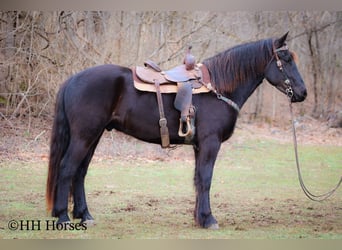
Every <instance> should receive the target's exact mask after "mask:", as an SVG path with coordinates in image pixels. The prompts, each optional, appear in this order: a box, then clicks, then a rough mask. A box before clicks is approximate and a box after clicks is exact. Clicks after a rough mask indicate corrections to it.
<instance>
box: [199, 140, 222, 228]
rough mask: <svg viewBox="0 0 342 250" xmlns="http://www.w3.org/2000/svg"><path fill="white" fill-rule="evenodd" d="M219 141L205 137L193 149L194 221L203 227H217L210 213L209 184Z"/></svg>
mask: <svg viewBox="0 0 342 250" xmlns="http://www.w3.org/2000/svg"><path fill="white" fill-rule="evenodd" d="M220 145H221V142H220V141H219V140H218V139H217V138H215V137H214V136H213V137H212V138H206V139H205V141H202V142H200V143H199V145H198V147H194V150H195V161H196V167H195V178H194V182H195V187H196V206H195V212H194V215H195V221H196V223H197V224H198V225H199V226H201V227H203V228H210V229H218V223H217V221H216V219H215V218H214V216H213V215H212V213H211V208H210V194H209V192H210V186H211V179H212V176H213V169H214V164H215V160H216V157H217V154H218V151H219V149H220Z"/></svg>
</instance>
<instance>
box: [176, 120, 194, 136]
mask: <svg viewBox="0 0 342 250" xmlns="http://www.w3.org/2000/svg"><path fill="white" fill-rule="evenodd" d="M183 123H184V122H183V121H182V118H181V119H179V130H178V135H179V136H180V137H187V136H189V135H191V134H192V126H191V122H190V117H189V116H188V117H187V118H186V129H187V130H186V132H185V133H183Z"/></svg>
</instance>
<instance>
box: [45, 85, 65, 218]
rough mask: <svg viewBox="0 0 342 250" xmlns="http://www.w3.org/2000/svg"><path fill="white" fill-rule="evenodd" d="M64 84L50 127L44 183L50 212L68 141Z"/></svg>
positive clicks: (58, 95) (59, 93) (58, 96)
mask: <svg viewBox="0 0 342 250" xmlns="http://www.w3.org/2000/svg"><path fill="white" fill-rule="evenodd" d="M66 85H67V83H65V84H64V85H63V86H62V87H61V89H60V90H59V92H58V94H57V99H56V104H55V105H56V106H55V118H54V121H53V126H52V133H51V142H50V157H49V170H48V176H47V182H46V206H47V211H48V212H51V210H52V209H53V207H54V202H55V194H56V188H57V180H58V175H59V169H60V164H61V161H62V158H63V156H64V154H65V152H66V150H67V148H68V145H69V141H70V132H69V123H68V120H67V117H66V113H65V109H64V92H65V88H66Z"/></svg>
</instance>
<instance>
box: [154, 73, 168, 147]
mask: <svg viewBox="0 0 342 250" xmlns="http://www.w3.org/2000/svg"><path fill="white" fill-rule="evenodd" d="M154 85H155V87H156V94H157V101H158V108H159V117H160V119H159V126H160V137H161V146H162V148H168V147H169V146H170V135H169V129H168V127H167V120H166V118H165V114H164V105H163V99H162V95H161V92H160V84H159V81H158V80H154Z"/></svg>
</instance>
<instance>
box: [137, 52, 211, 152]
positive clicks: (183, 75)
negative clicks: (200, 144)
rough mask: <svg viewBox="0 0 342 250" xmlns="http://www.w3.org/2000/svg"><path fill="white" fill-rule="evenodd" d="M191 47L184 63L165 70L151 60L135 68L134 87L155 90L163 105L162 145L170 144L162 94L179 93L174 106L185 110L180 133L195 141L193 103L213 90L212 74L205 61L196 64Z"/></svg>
mask: <svg viewBox="0 0 342 250" xmlns="http://www.w3.org/2000/svg"><path fill="white" fill-rule="evenodd" d="M190 49H191V47H189V48H188V51H187V53H186V55H185V58H184V61H183V64H181V65H179V66H176V67H174V68H172V69H170V70H166V71H163V70H161V68H160V67H159V66H158V65H157V64H156V63H154V62H153V61H151V60H147V61H145V63H144V67H141V66H136V67H135V68H134V69H133V76H134V86H135V88H136V89H138V90H140V91H148V92H155V93H156V95H157V101H158V108H159V116H160V120H159V126H160V134H161V146H162V147H163V148H167V147H170V138H169V131H168V127H167V120H166V118H165V114H164V105H163V100H162V93H164V94H166V93H176V98H175V101H174V107H175V108H176V109H177V110H178V111H180V112H181V116H180V123H179V130H178V135H179V136H180V137H184V142H185V143H191V141H192V139H193V137H194V135H195V112H196V109H195V107H194V106H193V105H192V95H193V94H199V93H206V92H209V91H210V88H207V86H210V76H209V72H208V70H207V68H206V67H205V66H204V65H203V64H195V58H194V56H193V55H191V54H190Z"/></svg>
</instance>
